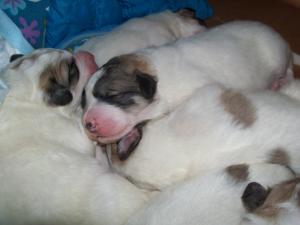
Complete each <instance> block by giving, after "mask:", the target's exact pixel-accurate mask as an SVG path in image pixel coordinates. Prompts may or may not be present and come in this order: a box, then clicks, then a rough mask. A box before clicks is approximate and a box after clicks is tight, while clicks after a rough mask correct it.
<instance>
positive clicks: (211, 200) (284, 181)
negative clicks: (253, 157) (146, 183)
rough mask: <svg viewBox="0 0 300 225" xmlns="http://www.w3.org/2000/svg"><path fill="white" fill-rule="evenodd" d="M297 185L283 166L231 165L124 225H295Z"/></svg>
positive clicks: (169, 194)
mask: <svg viewBox="0 0 300 225" xmlns="http://www.w3.org/2000/svg"><path fill="white" fill-rule="evenodd" d="M298 183H300V179H299V178H295V177H294V174H293V173H292V172H291V171H290V170H289V169H287V168H286V167H284V166H281V165H275V164H250V165H247V164H237V165H231V166H228V167H227V168H225V169H218V170H213V171H211V172H209V173H207V174H206V175H204V176H196V177H194V178H192V179H190V180H188V181H186V182H183V183H181V184H178V185H175V186H172V187H170V188H167V189H165V190H164V191H163V192H162V193H160V194H158V195H157V196H156V197H154V198H152V199H151V200H150V201H149V202H148V203H147V204H146V206H145V207H144V208H142V209H141V210H139V211H138V212H137V213H136V214H135V215H134V216H133V217H131V218H130V220H129V222H128V223H127V225H140V224H147V225H160V224H161V225H187V224H188V225H222V224H226V225H246V224H247V225H250V224H251V225H263V224H269V225H271V224H273V225H275V224H276V225H277V224H280V225H281V224H282V225H287V224H289V225H297V224H299V220H293V219H292V218H289V217H287V216H286V215H292V214H294V215H295V216H297V217H298V219H299V216H300V210H299V209H300V206H299V205H298V206H297V204H294V203H293V201H294V202H295V203H296V202H297V201H299V200H300V199H299V197H300V196H297V191H299V188H298V190H297V188H296V185H297V184H298ZM299 187H300V186H299ZM298 193H299V192H298ZM283 217H285V219H286V220H285V222H286V223H282V222H280V223H278V222H279V221H282V219H283ZM260 221H264V222H265V223H262V222H260ZM267 222H269V223H267Z"/></svg>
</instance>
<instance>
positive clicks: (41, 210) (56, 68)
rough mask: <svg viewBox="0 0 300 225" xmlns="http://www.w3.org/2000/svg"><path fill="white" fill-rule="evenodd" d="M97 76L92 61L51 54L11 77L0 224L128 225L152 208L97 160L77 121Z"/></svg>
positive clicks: (4, 120) (27, 61)
mask: <svg viewBox="0 0 300 225" xmlns="http://www.w3.org/2000/svg"><path fill="white" fill-rule="evenodd" d="M96 68H97V66H96V64H95V62H94V59H93V57H92V55H91V54H89V53H86V52H78V53H77V54H75V55H74V56H72V55H71V54H70V53H68V52H66V51H61V50H51V49H43V50H37V51H35V52H34V53H32V54H31V55H28V56H25V57H22V58H19V59H17V60H15V61H14V62H13V63H12V64H11V65H10V66H9V67H8V68H7V70H6V71H5V73H4V76H5V80H6V82H7V84H8V85H9V87H10V91H9V93H8V94H7V96H6V98H5V100H4V102H3V104H2V105H1V108H0V118H1V125H0V146H1V147H0V156H1V157H0V180H1V184H2V185H1V187H0V198H1V201H0V224H5V225H6V224H9V225H17V224H20V225H21V224H22V225H24V224H26V225H27V224H30V225H40V224H59V225H61V224H70V225H71V224H72V225H74V224H87V225H91V224H103V225H108V224H112V225H115V224H123V223H124V222H125V221H126V220H127V218H128V217H129V215H130V214H132V213H133V212H135V211H136V210H137V209H138V208H139V207H140V206H141V205H143V204H144V202H145V201H146V200H147V195H146V194H144V193H143V192H142V191H140V190H139V189H137V188H136V187H135V186H134V185H132V184H131V183H129V182H128V181H127V180H126V179H124V178H122V177H120V176H119V175H117V174H114V173H112V172H111V171H110V170H109V168H108V166H107V165H108V164H107V163H99V161H97V160H96V159H95V158H94V147H95V146H94V145H93V143H92V142H91V141H90V140H89V139H88V138H87V137H86V135H85V134H84V131H83V129H81V127H80V123H79V119H78V116H77V115H76V114H75V113H74V107H75V105H76V104H78V101H79V99H80V96H81V92H82V89H83V86H84V84H85V82H86V81H87V79H88V78H89V76H90V75H91V74H92V73H93V72H94V71H95V70H96ZM79 103H80V101H79ZM75 108H76V107H75Z"/></svg>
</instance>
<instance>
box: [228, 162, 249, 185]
mask: <svg viewBox="0 0 300 225" xmlns="http://www.w3.org/2000/svg"><path fill="white" fill-rule="evenodd" d="M248 169H249V166H248V165H247V164H238V165H232V166H228V167H227V168H226V169H225V170H226V173H227V174H229V175H230V176H231V177H232V178H233V179H234V180H235V181H237V182H242V181H246V180H247V179H248V176H249V170H248Z"/></svg>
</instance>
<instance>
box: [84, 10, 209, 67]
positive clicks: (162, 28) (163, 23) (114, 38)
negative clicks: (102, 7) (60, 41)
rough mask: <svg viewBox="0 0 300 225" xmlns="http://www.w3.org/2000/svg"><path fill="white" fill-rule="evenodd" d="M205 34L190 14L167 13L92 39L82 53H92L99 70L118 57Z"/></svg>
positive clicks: (131, 21) (189, 11) (180, 11)
mask: <svg viewBox="0 0 300 225" xmlns="http://www.w3.org/2000/svg"><path fill="white" fill-rule="evenodd" d="M204 30H205V27H204V26H201V25H200V24H199V23H198V21H197V20H196V19H195V15H194V13H193V11H191V10H188V9H182V10H179V11H178V12H177V13H173V12H171V11H164V12H161V13H156V14H152V15H148V16H145V17H141V18H134V19H130V20H128V21H127V22H125V23H124V24H122V25H120V26H119V27H117V28H116V29H114V30H112V31H111V32H108V33H105V34H103V35H100V36H98V37H94V38H91V39H89V40H88V41H87V42H85V43H84V44H83V45H82V46H80V47H79V49H80V50H85V51H88V52H91V53H92V54H93V55H95V60H96V63H97V64H98V66H102V65H103V64H104V63H106V62H107V61H108V60H109V59H110V58H112V57H115V56H117V55H121V54H127V53H131V52H133V51H136V50H138V49H142V48H146V47H150V46H159V45H163V44H166V43H169V42H172V41H175V40H177V39H180V38H183V37H188V36H191V35H194V34H196V33H199V32H202V31H204Z"/></svg>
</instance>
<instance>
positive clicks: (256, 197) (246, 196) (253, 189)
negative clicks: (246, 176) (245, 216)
mask: <svg viewBox="0 0 300 225" xmlns="http://www.w3.org/2000/svg"><path fill="white" fill-rule="evenodd" d="M269 192H270V191H269V190H266V189H265V188H264V187H263V186H262V185H261V184H259V183H256V182H252V183H249V184H248V185H247V187H246V189H245V191H244V193H243V195H242V202H243V203H244V206H245V208H246V209H248V210H249V211H254V210H255V209H257V208H258V207H260V206H261V205H262V204H263V203H264V202H265V200H266V198H267V196H268V194H269Z"/></svg>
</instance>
